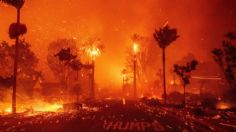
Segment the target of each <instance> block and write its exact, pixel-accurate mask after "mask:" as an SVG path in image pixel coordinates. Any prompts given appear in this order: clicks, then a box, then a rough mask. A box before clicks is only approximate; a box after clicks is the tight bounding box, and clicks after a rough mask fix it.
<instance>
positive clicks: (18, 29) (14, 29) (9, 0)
mask: <svg viewBox="0 0 236 132" xmlns="http://www.w3.org/2000/svg"><path fill="white" fill-rule="evenodd" d="M0 2H3V3H6V4H8V5H11V6H13V7H15V8H16V10H17V21H16V23H13V24H11V25H10V29H9V36H10V38H11V39H15V40H16V41H15V45H16V48H15V59H14V75H13V92H12V113H13V114H15V113H16V83H17V63H18V52H19V51H18V44H19V36H20V35H23V34H25V33H26V32H27V29H26V26H25V25H24V24H20V10H21V8H22V6H23V5H24V3H25V0H0Z"/></svg>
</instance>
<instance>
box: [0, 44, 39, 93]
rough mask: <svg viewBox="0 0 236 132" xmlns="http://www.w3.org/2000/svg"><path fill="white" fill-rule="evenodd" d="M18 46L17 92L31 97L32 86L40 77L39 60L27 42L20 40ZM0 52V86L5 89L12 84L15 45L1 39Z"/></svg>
mask: <svg viewBox="0 0 236 132" xmlns="http://www.w3.org/2000/svg"><path fill="white" fill-rule="evenodd" d="M18 47H19V57H18V80H19V83H18V86H19V88H20V90H19V92H22V93H24V94H27V95H28V96H29V97H32V94H33V87H34V86H35V84H36V82H37V81H38V79H39V78H40V77H41V72H40V71H39V70H37V65H38V61H39V60H38V58H37V57H36V55H35V53H34V52H33V51H32V50H31V48H30V45H29V44H28V43H27V42H25V41H20V42H19V45H18ZM0 52H1V56H0V86H1V87H2V88H3V89H4V90H5V89H6V88H9V87H11V86H13V83H14V82H13V73H12V69H13V67H14V58H15V45H9V44H8V43H7V42H4V41H3V42H1V43H0ZM21 88H22V89H21Z"/></svg>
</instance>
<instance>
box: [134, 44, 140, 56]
mask: <svg viewBox="0 0 236 132" xmlns="http://www.w3.org/2000/svg"><path fill="white" fill-rule="evenodd" d="M133 50H134V53H135V54H136V53H137V52H139V47H138V44H137V43H134V44H133Z"/></svg>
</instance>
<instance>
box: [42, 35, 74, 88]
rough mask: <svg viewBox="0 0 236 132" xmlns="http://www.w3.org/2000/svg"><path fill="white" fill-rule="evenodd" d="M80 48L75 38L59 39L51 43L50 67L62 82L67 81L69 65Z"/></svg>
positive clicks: (49, 48) (49, 50)
mask: <svg viewBox="0 0 236 132" xmlns="http://www.w3.org/2000/svg"><path fill="white" fill-rule="evenodd" d="M77 53H78V48H77V45H76V42H75V40H72V39H58V40H56V41H53V42H52V43H50V44H49V47H48V56H47V62H48V66H49V68H50V69H51V70H52V72H53V73H54V75H55V77H56V78H57V79H59V81H60V82H62V84H63V83H64V84H65V83H66V72H67V68H66V67H67V65H68V64H69V61H70V60H74V59H75V58H76V56H77Z"/></svg>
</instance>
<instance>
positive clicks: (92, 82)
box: [91, 60, 95, 100]
mask: <svg viewBox="0 0 236 132" xmlns="http://www.w3.org/2000/svg"><path fill="white" fill-rule="evenodd" d="M94 69H95V62H94V60H93V61H92V78H91V99H92V100H94V99H95V87H94V81H95V79H94V78H95V77H94Z"/></svg>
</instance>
